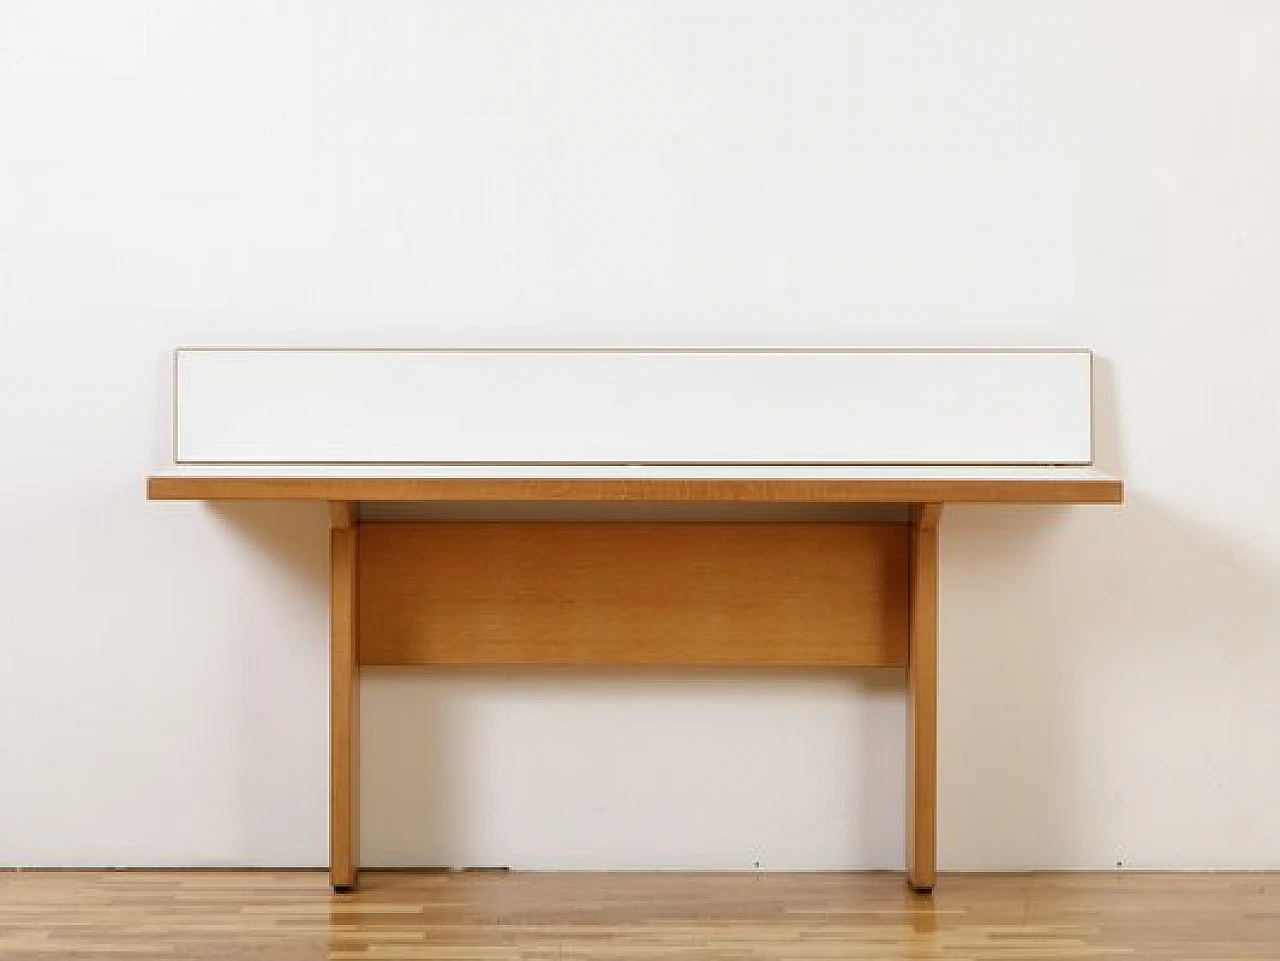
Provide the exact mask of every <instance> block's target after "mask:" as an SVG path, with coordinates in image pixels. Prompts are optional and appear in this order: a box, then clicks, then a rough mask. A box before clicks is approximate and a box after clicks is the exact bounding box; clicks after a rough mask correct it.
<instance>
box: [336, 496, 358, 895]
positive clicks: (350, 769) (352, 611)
mask: <svg viewBox="0 0 1280 961" xmlns="http://www.w3.org/2000/svg"><path fill="white" fill-rule="evenodd" d="M354 514H355V512H354V505H352V504H346V503H341V502H339V503H334V504H333V505H331V510H330V530H329V622H330V641H329V649H330V663H329V737H330V758H329V879H330V883H331V884H332V885H333V887H334V889H335V890H339V891H342V890H349V889H350V888H352V887H354V886H355V883H356V872H357V870H358V868H359V863H360V858H359V853H358V847H359V844H358V842H359V823H360V821H359V814H358V803H359V795H360V787H359V774H360V758H359V753H358V748H359V745H360V684H359V676H358V674H359V671H358V665H357V662H358V658H357V652H358V643H359V640H358V634H359V614H358V604H359V600H358V597H359V591H358V588H357V583H358V577H359V572H358V568H359V563H358V558H359V530H360V529H359V526H358V525H356V524H355V523H354Z"/></svg>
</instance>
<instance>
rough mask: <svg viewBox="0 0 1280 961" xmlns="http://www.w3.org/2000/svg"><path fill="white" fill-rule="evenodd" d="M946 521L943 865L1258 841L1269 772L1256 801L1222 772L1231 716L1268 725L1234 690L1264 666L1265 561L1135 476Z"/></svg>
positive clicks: (1198, 861)
mask: <svg viewBox="0 0 1280 961" xmlns="http://www.w3.org/2000/svg"><path fill="white" fill-rule="evenodd" d="M945 524H946V526H945V528H944V534H943V538H942V544H943V547H942V551H943V555H942V582H941V590H942V605H941V609H942V622H941V638H942V652H941V671H942V686H941V689H942V695H941V696H942V704H941V717H940V725H941V733H940V737H941V740H942V743H941V748H940V751H941V754H940V766H941V785H942V796H941V798H940V807H941V812H942V824H941V834H940V838H941V844H942V863H943V864H944V865H946V866H953V867H963V868H966V869H975V870H976V869H1027V868H1037V867H1061V868H1095V869H1097V868H1108V867H1117V866H1120V867H1129V866H1133V867H1195V866H1204V867H1215V866H1219V867H1221V866H1230V865H1232V864H1237V863H1238V859H1239V857H1240V856H1241V852H1242V851H1248V850H1251V849H1252V850H1256V849H1257V844H1258V841H1259V837H1258V836H1257V831H1256V829H1258V827H1259V826H1258V823H1257V822H1258V821H1259V820H1260V819H1265V818H1266V814H1265V811H1264V810H1263V809H1264V808H1267V807H1269V806H1270V805H1269V803H1268V802H1267V801H1266V797H1265V791H1266V785H1267V784H1271V783H1273V782H1274V777H1271V778H1260V780H1259V784H1258V787H1260V788H1262V790H1263V792H1264V796H1263V797H1259V796H1258V795H1257V794H1256V793H1255V794H1253V795H1252V796H1253V801H1252V802H1251V801H1250V800H1249V798H1248V797H1247V796H1246V795H1247V794H1248V793H1249V792H1243V793H1242V792H1241V791H1240V785H1238V784H1237V786H1236V790H1235V792H1234V793H1233V794H1231V795H1227V794H1224V793H1223V792H1222V786H1223V778H1224V777H1225V776H1226V774H1225V772H1227V771H1231V770H1234V771H1237V772H1238V771H1239V770H1240V768H1241V766H1242V764H1243V765H1244V766H1246V767H1247V766H1248V762H1247V761H1245V760H1243V758H1244V757H1245V752H1247V746H1242V745H1241V744H1240V743H1239V742H1240V734H1241V731H1242V730H1250V729H1252V730H1267V729H1268V728H1269V726H1273V720H1271V721H1269V720H1267V719H1266V718H1264V717H1257V718H1253V719H1247V718H1241V717H1239V716H1238V712H1240V711H1247V710H1250V707H1249V705H1250V704H1255V705H1256V704H1258V703H1259V698H1257V697H1250V698H1238V697H1237V696H1236V692H1237V691H1238V690H1239V688H1240V686H1241V685H1245V686H1247V685H1248V684H1249V683H1250V679H1251V674H1253V673H1254V672H1256V671H1258V670H1262V669H1263V668H1264V666H1265V665H1266V664H1267V663H1268V659H1270V663H1271V664H1272V665H1273V667H1274V666H1275V662H1276V655H1275V654H1274V653H1271V652H1273V651H1274V637H1273V631H1272V629H1271V628H1270V626H1269V624H1268V620H1269V619H1268V618H1266V617H1262V616H1260V614H1259V612H1260V611H1264V610H1266V609H1267V608H1268V607H1270V608H1274V607H1275V598H1276V597H1277V596H1280V595H1278V593H1277V592H1278V591H1280V577H1278V576H1277V572H1276V571H1275V570H1274V568H1273V567H1272V566H1271V565H1270V564H1269V562H1268V561H1267V559H1265V558H1263V557H1261V556H1258V555H1256V554H1254V553H1252V552H1251V551H1250V549H1249V547H1248V545H1247V544H1245V543H1243V542H1234V541H1232V540H1231V539H1230V538H1229V537H1227V536H1224V535H1223V534H1222V533H1220V532H1216V531H1214V530H1212V529H1210V528H1208V527H1206V526H1204V525H1202V524H1198V523H1196V522H1195V521H1194V520H1192V519H1191V518H1189V517H1186V516H1184V515H1180V514H1178V513H1176V512H1174V511H1171V510H1169V509H1168V508H1167V507H1165V506H1164V505H1162V504H1161V503H1160V502H1158V501H1156V500H1155V499H1153V498H1151V497H1148V496H1146V495H1145V494H1143V493H1142V492H1140V491H1133V490H1130V491H1129V492H1128V493H1127V496H1126V503H1125V504H1124V505H1122V506H1119V507H1088V508H1085V507H1080V508H1061V509H1059V508H1055V509H1051V510H1045V509H1042V508H1040V509H1037V508H1025V507H1016V508H1014V507H1007V508H995V507H967V508H952V509H950V510H949V512H948V516H947V519H946V521H945ZM1233 751H1239V752H1241V757H1240V758H1237V759H1235V760H1232V759H1230V755H1231V753H1232V752H1233ZM1277 773H1280V772H1277ZM1215 785H1216V787H1215ZM1272 793H1274V788H1272ZM1206 818H1207V819H1208V821H1206ZM1214 821H1216V822H1217V823H1216V825H1215V824H1214V823H1212V822H1214ZM1250 822H1253V823H1254V827H1255V831H1254V836H1253V838H1252V841H1251V842H1250V841H1249V840H1248V834H1249V828H1248V825H1249V823H1250ZM1271 830H1273V831H1274V828H1272V829H1271ZM1215 833H1217V834H1220V835H1221V836H1223V837H1226V836H1230V835H1234V836H1236V837H1237V838H1238V840H1239V844H1235V845H1233V844H1225V843H1222V842H1213V841H1209V840H1207V838H1208V837H1211V836H1212V835H1214V834H1215ZM1179 838H1185V839H1195V840H1187V841H1185V842H1184V841H1179V840H1176V839H1179ZM1184 844H1185V852H1184V851H1183V849H1182V847H1181V846H1182V845H1184ZM1215 844H1217V845H1218V847H1216V848H1215V847H1213V845H1215ZM1214 851H1219V852H1220V853H1218V854H1214ZM1224 859H1225V860H1224Z"/></svg>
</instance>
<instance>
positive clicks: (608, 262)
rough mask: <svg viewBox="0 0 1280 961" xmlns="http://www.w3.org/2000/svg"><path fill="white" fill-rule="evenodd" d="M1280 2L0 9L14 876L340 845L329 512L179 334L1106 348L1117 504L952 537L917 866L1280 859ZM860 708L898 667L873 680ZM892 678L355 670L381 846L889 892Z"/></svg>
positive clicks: (1022, 516) (2, 375) (410, 853)
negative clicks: (257, 444) (186, 396)
mask: <svg viewBox="0 0 1280 961" xmlns="http://www.w3.org/2000/svg"><path fill="white" fill-rule="evenodd" d="M1278 64H1280V8H1278V7H1277V6H1276V5H1274V4H1270V3H1265V2H1261V0H1259V2H1230V0H1228V2H1220V0H1215V2H1208V0H1199V2H1191V0H1148V2H1119V3H1116V2H1105V3H1104V2H1066V0H1063V2H1050V0H1044V2H1039V3H1034V4H1030V3H1014V2H987V0H972V2H967V3H963V4H959V3H957V4H943V3H923V2H911V0H905V2H904V0H893V2H890V0H878V2H864V3H846V2H843V0H840V2H837V0H831V2H819V0H814V2H805V3H783V2H776V3H773V2H771V3H765V2H753V0H734V2H727V0H726V2H693V3H629V4H624V3H609V4H590V3H569V2H546V3H542V4H536V5H535V4H525V3H516V2H512V3H483V2H482V3H475V2H456V3H421V2H412V3H410V2H385V3H379V4H376V5H373V4H360V3H355V2H350V3H333V2H317V0H308V2H302V0H297V2H292V3H283V2H281V3H252V4H250V3H241V4H237V3H216V4H215V3H202V2H178V3H174V2H159V0H155V2H152V3H143V2H133V0H119V2H116V3H113V4H110V5H104V4H98V3H91V2H83V3H61V4H48V3H42V2H36V0H11V2H8V3H5V4H3V5H0V214H2V215H0V335H2V339H0V347H2V350H0V439H2V440H0V503H3V504H4V509H3V511H0V585H3V586H2V587H0V597H2V600H3V603H2V604H0V609H2V610H3V617H2V619H0V644H2V645H3V651H4V669H3V671H0V732H3V734H0V771H3V772H4V775H3V778H4V780H3V787H2V789H0V863H3V864H26V865H33V864H43V865H53V864H177V865H181V864H317V863H320V862H322V861H323V860H324V857H325V836H326V829H325V821H326V797H325V771H326V731H325V696H326V695H325V678H326V663H325V658H324V648H325V626H324V625H325V621H324V577H323V574H324V571H323V567H324V545H325V533H324V523H325V522H324V515H323V511H321V510H320V509H319V508H315V507H307V506H272V505H266V504H258V505H240V506H236V505H224V506H221V507H206V506H203V505H200V504H182V503H147V502H146V501H144V500H143V499H142V478H143V476H144V474H145V473H146V472H147V471H148V470H149V469H151V468H152V467H154V466H157V465H160V464H162V463H164V462H166V460H167V458H168V430H169V405H168V400H169V395H168V390H169V387H168V385H169V370H170V368H169V362H170V349H171V348H172V347H173V346H174V345H176V344H183V343H224V344H271V343H310V344H346V345H363V344H386V345H410V346H412V345H435V344H453V345H506V344H512V343H516V344H537V345H552V346H555V345H573V344H583V343H593V344H600V345H628V344H653V343H658V344H665V345H674V346H679V345H709V346H718V345H733V344H780V345H801V346H803V345H824V344H832V343H837V344H850V345H862V344H867V345H920V346H927V345H935V344H940V343H941V344H956V345H962V346H963V345H969V346H986V345H993V344H994V345H1000V344H1018V345H1032V346H1035V345H1043V346H1050V345H1061V344H1087V345H1090V346H1092V347H1094V348H1095V349H1096V350H1097V351H1098V353H1099V356H1100V358H1101V360H1102V363H1101V364H1100V370H1099V381H1098V384H1097V390H1098V401H1099V412H1100V418H1099V425H1098V426H1099V438H1098V439H1099V454H1100V466H1102V467H1104V468H1111V469H1115V470H1119V471H1121V472H1122V473H1123V474H1124V475H1125V477H1126V479H1127V480H1128V482H1129V495H1130V496H1129V502H1128V503H1127V504H1126V505H1125V506H1124V507H1123V508H1117V509H1112V508H1105V507H1094V508H976V507H974V508H964V509H953V510H951V511H949V512H948V515H947V516H946V518H945V519H944V522H943V547H942V554H943V557H942V563H943V575H942V586H941V591H942V608H941V617H942V670H943V681H942V703H941V724H942V743H941V747H942V767H941V812H940V821H941V824H940V828H941V835H940V837H941V852H940V853H941V862H942V864H943V866H944V867H948V868H1018V867H1031V866H1035V867H1105V866H1110V865H1114V864H1116V863H1117V862H1122V863H1124V864H1125V865H1133V866H1143V867H1156V866H1161V867H1204V866H1210V867H1237V866H1255V867H1261V866H1269V867H1280V818H1278V817H1277V816H1276V813H1275V812H1276V811H1277V810H1280V750H1277V740H1276V739H1277V734H1276V730H1277V724H1276V718H1277V706H1276V705H1277V699H1276V691H1277V690H1278V689H1280V643H1277V632H1276V626H1275V625H1276V624H1277V623H1280V519H1278V518H1277V514H1276V512H1275V511H1274V509H1273V508H1274V502H1275V496H1276V495H1275V491H1276V490H1277V480H1278V479H1280V452H1278V445H1277V436H1278V434H1277V428H1278V426H1280V425H1278V421H1280V388H1278V387H1277V378H1276V373H1275V371H1276V361H1275V356H1276V351H1277V347H1280V343H1278V342H1277V341H1278V337H1280V335H1278V334H1277V332H1276V331H1277V327H1276V315H1277V311H1278V309H1280V272H1278V271H1277V270H1276V269H1275V264H1276V263H1277V262H1278V260H1280V178H1277V176H1276V173H1275V171H1276V170H1277V169H1280V69H1278V67H1277V65H1278ZM871 684H878V685H879V686H877V687H874V688H868V687H867V685H871ZM899 685H900V679H899V678H894V677H892V676H887V677H885V678H880V679H875V678H857V679H853V680H850V679H840V678H832V677H812V676H791V677H785V678H784V677H779V678H769V677H764V676H759V675H750V676H741V675H739V676H733V675H702V676H689V675H682V676H679V677H675V676H661V675H659V676H653V677H649V678H637V677H635V676H630V675H579V676H575V677H570V676H568V675H560V674H550V675H546V674H540V675H533V676H531V675H526V674H522V673H518V672H509V673H500V674H490V675H472V676H467V677H462V678H459V677H456V676H444V675H441V676H437V677H434V678H430V679H426V678H408V679H405V678H398V679H390V678H374V679H371V680H370V681H368V682H367V683H366V685H365V709H366V714H365V731H366V737H367V739H368V742H367V744H366V758H365V760H366V773H365V780H366V785H367V789H368V790H367V792H366V798H365V808H364V815H365V847H366V855H367V860H369V861H371V862H374V863H377V862H382V863H392V862H402V861H403V862H410V863H419V862H434V861H447V862H451V863H473V862H474V863H508V864H513V865H520V866H536V867H553V866H592V867H629V866H649V865H663V866H671V867H678V866H698V867H717V868H720V867H724V868H729V867H749V866H751V865H752V864H754V863H755V862H756V861H759V862H760V864H761V866H762V867H769V868H781V867H866V866H894V865H897V864H899V863H900V854H899V851H900V840H901V837H900V836H901V831H902V825H901V817H902V813H901V801H902V793H903V782H902V763H901V744H902V729H901V723H902V710H901V704H902V700H901V693H900V686H899Z"/></svg>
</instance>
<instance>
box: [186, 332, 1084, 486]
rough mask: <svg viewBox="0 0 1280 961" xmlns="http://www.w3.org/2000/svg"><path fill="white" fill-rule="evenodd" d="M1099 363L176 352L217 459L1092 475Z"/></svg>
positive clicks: (193, 413)
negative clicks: (1068, 470)
mask: <svg viewBox="0 0 1280 961" xmlns="http://www.w3.org/2000/svg"><path fill="white" fill-rule="evenodd" d="M1090 368H1091V363H1090V354H1089V353H1088V351H1066V350H1027V351H1007V350H1002V351H996V350H992V351H974V350H953V351H947V350H934V351H929V350H901V351H893V350H308V349H299V350H279V349H274V350H257V349H192V350H181V351H179V352H178V355H177V384H176V417H177V423H176V425H175V460H176V461H177V462H179V463H207V464H236V463H239V464H259V463H261V464H267V463H276V464H287V463H298V464H468V463H470V464H655V465H658V464H868V465H873V464H926V465H927V464H955V465H964V464H993V465H999V464H1009V465H1018V464H1022V465H1030V464H1087V463H1089V462H1090V460H1091V456H1092V450H1091V449H1092V441H1091V403H1090Z"/></svg>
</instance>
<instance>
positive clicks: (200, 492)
mask: <svg viewBox="0 0 1280 961" xmlns="http://www.w3.org/2000/svg"><path fill="white" fill-rule="evenodd" d="M147 496H148V497H149V498H151V499H152V500H328V501H332V500H340V501H495V500H496V501H529V500H533V501H537V500H549V501H781V502H795V503H804V502H841V501H847V502H855V503H856V502H860V503H884V504H894V503H896V504H903V503H922V502H932V503H939V502H951V503H969V504H1014V503H1025V504H1118V503H1120V501H1121V500H1122V499H1123V485H1122V484H1121V482H1120V481H1119V480H1116V479H1114V478H1090V479H1066V478H1064V479H1061V480H1041V479H1035V480H1013V479H1004V480H992V479H971V478H967V479H942V480H939V479H935V478H915V479H910V478H909V479H880V478H874V479H856V480H786V479H776V480H774V479H771V480H760V479H754V480H745V479H743V480H729V479H714V480H695V479H672V478H636V479H622V478H510V477H496V478H423V477H218V476H208V477H201V476H192V475H183V476H165V475H156V476H154V477H151V478H149V479H148V481H147Z"/></svg>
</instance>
